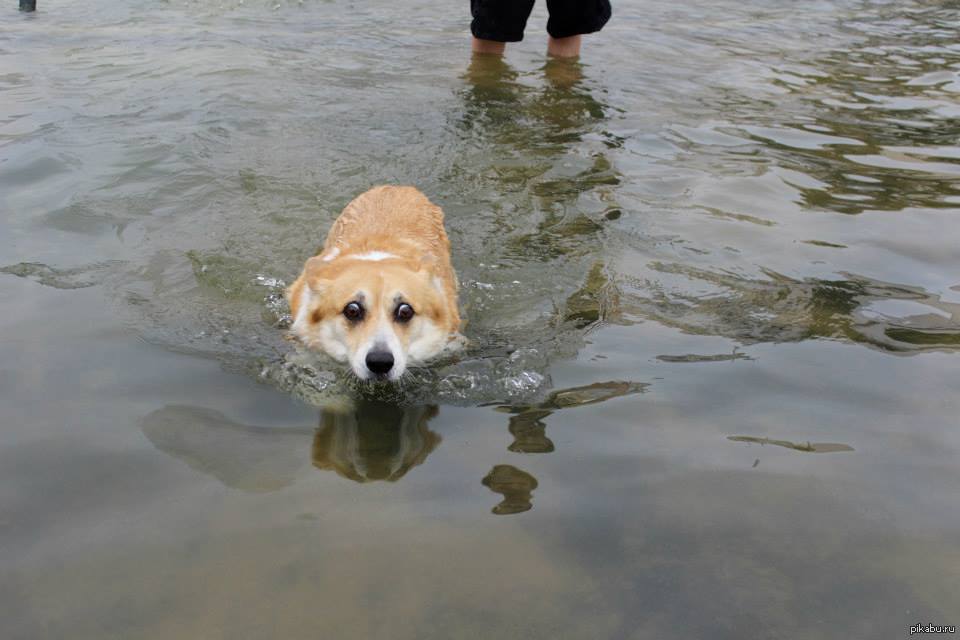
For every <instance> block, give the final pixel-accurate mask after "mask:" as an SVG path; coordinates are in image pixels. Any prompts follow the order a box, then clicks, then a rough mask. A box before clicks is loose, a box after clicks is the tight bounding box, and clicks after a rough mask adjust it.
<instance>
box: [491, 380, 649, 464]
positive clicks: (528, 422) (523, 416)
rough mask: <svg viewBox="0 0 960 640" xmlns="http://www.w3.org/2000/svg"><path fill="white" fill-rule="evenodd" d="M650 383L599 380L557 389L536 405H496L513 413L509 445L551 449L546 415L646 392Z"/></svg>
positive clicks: (525, 450) (516, 448)
mask: <svg viewBox="0 0 960 640" xmlns="http://www.w3.org/2000/svg"><path fill="white" fill-rule="evenodd" d="M648 386H650V385H648V384H646V383H639V382H597V383H594V384H591V385H587V386H584V387H573V388H570V389H563V390H560V391H554V392H553V393H551V394H550V395H549V396H548V397H547V399H546V400H544V401H543V402H540V403H538V404H535V405H517V406H501V407H497V410H498V411H503V412H506V413H512V414H514V415H513V416H511V417H510V427H509V429H510V434H511V435H512V436H513V438H514V440H513V443H512V444H511V445H510V446H509V447H507V448H508V449H509V450H510V451H515V452H518V453H550V452H551V451H553V449H554V447H553V441H551V440H550V438H548V437H547V434H546V428H547V425H546V424H544V423H543V420H544V418H546V417H547V416H550V415H551V414H553V413H554V412H555V411H557V410H560V409H569V408H572V407H582V406H585V405H588V404H596V403H598V402H604V401H605V400H610V399H611V398H618V397H620V396H626V395H631V394H634V393H643V392H644V391H646V389H647V387H648Z"/></svg>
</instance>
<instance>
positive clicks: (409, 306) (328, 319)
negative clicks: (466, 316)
mask: <svg viewBox="0 0 960 640" xmlns="http://www.w3.org/2000/svg"><path fill="white" fill-rule="evenodd" d="M286 293H287V301H288V302H289V304H290V312H291V316H292V318H293V324H292V325H291V331H292V332H293V334H294V335H295V336H297V338H299V339H300V341H301V342H302V343H303V344H304V345H305V346H306V347H307V348H309V349H312V350H315V351H320V352H323V353H326V354H327V355H329V356H330V357H332V358H333V359H334V360H336V361H338V362H343V363H348V364H349V365H350V369H351V370H352V371H353V373H354V374H355V375H356V376H357V378H359V379H360V380H380V381H392V382H395V381H397V380H399V379H400V377H401V376H403V374H404V372H405V371H406V370H407V368H408V367H409V366H411V365H413V366H418V365H422V364H425V363H426V362H428V361H429V360H430V359H431V358H434V357H435V356H437V355H439V354H441V353H442V352H444V351H445V350H447V349H449V348H451V347H455V346H457V345H458V344H462V340H463V339H462V336H460V334H459V330H460V312H459V310H458V306H457V276H456V273H454V270H453V266H452V265H451V263H450V241H449V239H448V238H447V233H446V231H445V230H444V227H443V211H442V210H441V209H440V207H438V206H437V205H435V204H433V203H432V202H430V200H428V199H427V197H426V196H425V195H423V193H421V192H420V191H419V190H417V189H416V188H414V187H397V186H380V187H374V188H373V189H370V190H369V191H367V192H366V193H363V194H361V195H359V196H357V197H356V198H355V199H354V200H353V201H352V202H350V204H348V205H347V206H346V208H344V210H343V212H342V213H341V214H340V216H339V217H338V218H337V219H336V221H335V222H334V223H333V227H331V229H330V232H329V234H328V235H327V240H326V243H325V244H324V246H323V250H322V251H321V253H320V254H319V255H317V256H314V257H312V258H310V259H309V260H307V262H306V264H305V265H304V267H303V271H302V273H301V274H300V276H299V277H298V278H297V279H296V280H295V281H294V283H293V284H292V285H290V287H289V288H288V289H287V292H286Z"/></svg>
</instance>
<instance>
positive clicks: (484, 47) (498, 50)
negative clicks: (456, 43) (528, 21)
mask: <svg viewBox="0 0 960 640" xmlns="http://www.w3.org/2000/svg"><path fill="white" fill-rule="evenodd" d="M506 48H507V43H506V42H497V41H496V40H482V39H480V38H477V37H474V38H473V52H474V53H492V54H494V55H498V56H501V55H503V51H504V49H506Z"/></svg>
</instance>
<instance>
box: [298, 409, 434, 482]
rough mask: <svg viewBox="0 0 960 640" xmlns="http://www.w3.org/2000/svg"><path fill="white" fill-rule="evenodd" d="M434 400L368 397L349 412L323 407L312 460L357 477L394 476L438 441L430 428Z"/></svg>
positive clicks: (422, 457) (390, 478)
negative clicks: (414, 402)
mask: <svg viewBox="0 0 960 640" xmlns="http://www.w3.org/2000/svg"><path fill="white" fill-rule="evenodd" d="M436 415H437V408H436V407H435V406H432V405H430V406H420V407H405V408H401V407H397V406H394V405H391V404H388V403H386V402H364V403H362V404H361V405H359V406H358V407H357V409H356V410H355V411H351V412H335V411H324V412H323V414H321V417H320V428H319V429H317V432H316V435H314V438H313V466H315V467H317V468H318V469H330V470H333V471H336V472H337V473H338V474H339V475H341V476H343V477H344V478H349V479H350V480H355V481H356V482H371V481H374V480H387V481H389V482H396V481H397V480H399V479H400V478H402V477H403V476H404V475H406V473H407V472H408V471H409V470H410V469H412V468H413V467H415V466H417V465H419V464H421V463H422V462H423V461H424V460H425V459H426V458H427V456H428V455H430V453H431V452H432V451H433V450H434V449H436V448H437V445H438V444H440V436H439V435H437V434H436V433H434V432H433V431H430V429H429V428H427V423H428V422H429V421H430V419H431V418H433V417H434V416H436Z"/></svg>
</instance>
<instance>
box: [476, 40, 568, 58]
mask: <svg viewBox="0 0 960 640" xmlns="http://www.w3.org/2000/svg"><path fill="white" fill-rule="evenodd" d="M581 39H582V38H581V37H580V36H578V35H577V36H570V37H569V38H554V37H553V36H549V40H547V55H550V56H556V57H558V58H576V57H577V56H579V55H580V41H581ZM474 50H476V49H474Z"/></svg>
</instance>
